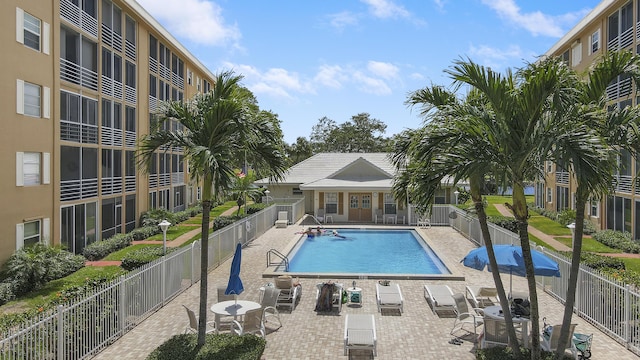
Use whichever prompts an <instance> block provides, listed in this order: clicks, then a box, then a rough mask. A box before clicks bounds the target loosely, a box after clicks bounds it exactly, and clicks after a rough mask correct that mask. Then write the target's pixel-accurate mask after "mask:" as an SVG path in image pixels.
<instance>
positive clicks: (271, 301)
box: [260, 286, 282, 328]
mask: <svg viewBox="0 0 640 360" xmlns="http://www.w3.org/2000/svg"><path fill="white" fill-rule="evenodd" d="M279 296H280V289H276V288H275V287H271V286H267V287H265V289H264V293H263V294H262V299H260V306H262V311H263V321H264V323H265V325H266V323H268V322H269V318H276V319H278V328H281V327H282V320H280V312H279V311H278V308H277V305H278V297H279Z"/></svg>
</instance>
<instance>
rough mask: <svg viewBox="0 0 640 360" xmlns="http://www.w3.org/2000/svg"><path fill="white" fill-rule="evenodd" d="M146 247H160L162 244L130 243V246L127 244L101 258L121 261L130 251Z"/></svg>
mask: <svg viewBox="0 0 640 360" xmlns="http://www.w3.org/2000/svg"><path fill="white" fill-rule="evenodd" d="M146 247H162V245H156V244H136V245H131V246H127V247H126V248H124V249H121V250H118V251H116V252H113V253H111V254H109V255H107V256H106V257H105V258H104V259H102V260H108V261H122V259H124V258H125V257H126V256H127V255H129V253H131V252H132V251H136V250H140V249H142V248H146Z"/></svg>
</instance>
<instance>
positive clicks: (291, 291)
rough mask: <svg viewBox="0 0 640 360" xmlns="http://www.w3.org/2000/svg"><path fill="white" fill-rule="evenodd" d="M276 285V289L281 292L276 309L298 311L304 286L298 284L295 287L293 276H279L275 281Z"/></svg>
mask: <svg viewBox="0 0 640 360" xmlns="http://www.w3.org/2000/svg"><path fill="white" fill-rule="evenodd" d="M273 282H274V283H275V284H276V289H279V290H280V295H279V296H278V301H277V303H276V307H280V306H285V307H288V308H290V309H291V311H293V310H295V309H296V305H297V303H298V301H299V300H300V296H302V286H300V285H299V284H296V286H294V283H293V278H292V277H291V276H286V275H285V276H278V277H277V278H275V279H274V281H273Z"/></svg>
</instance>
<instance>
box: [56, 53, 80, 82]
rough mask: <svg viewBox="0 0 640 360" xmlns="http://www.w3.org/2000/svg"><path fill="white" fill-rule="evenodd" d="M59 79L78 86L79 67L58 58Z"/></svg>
mask: <svg viewBox="0 0 640 360" xmlns="http://www.w3.org/2000/svg"><path fill="white" fill-rule="evenodd" d="M60 79H62V80H65V81H68V82H71V83H74V84H78V85H80V65H78V64H76V63H74V62H73V61H69V60H67V59H63V58H60Z"/></svg>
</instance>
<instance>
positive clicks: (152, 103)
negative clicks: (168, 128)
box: [149, 95, 158, 112]
mask: <svg viewBox="0 0 640 360" xmlns="http://www.w3.org/2000/svg"><path fill="white" fill-rule="evenodd" d="M157 109H158V98H156V97H154V96H153V95H149V111H150V112H155V111H156V110H157Z"/></svg>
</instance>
